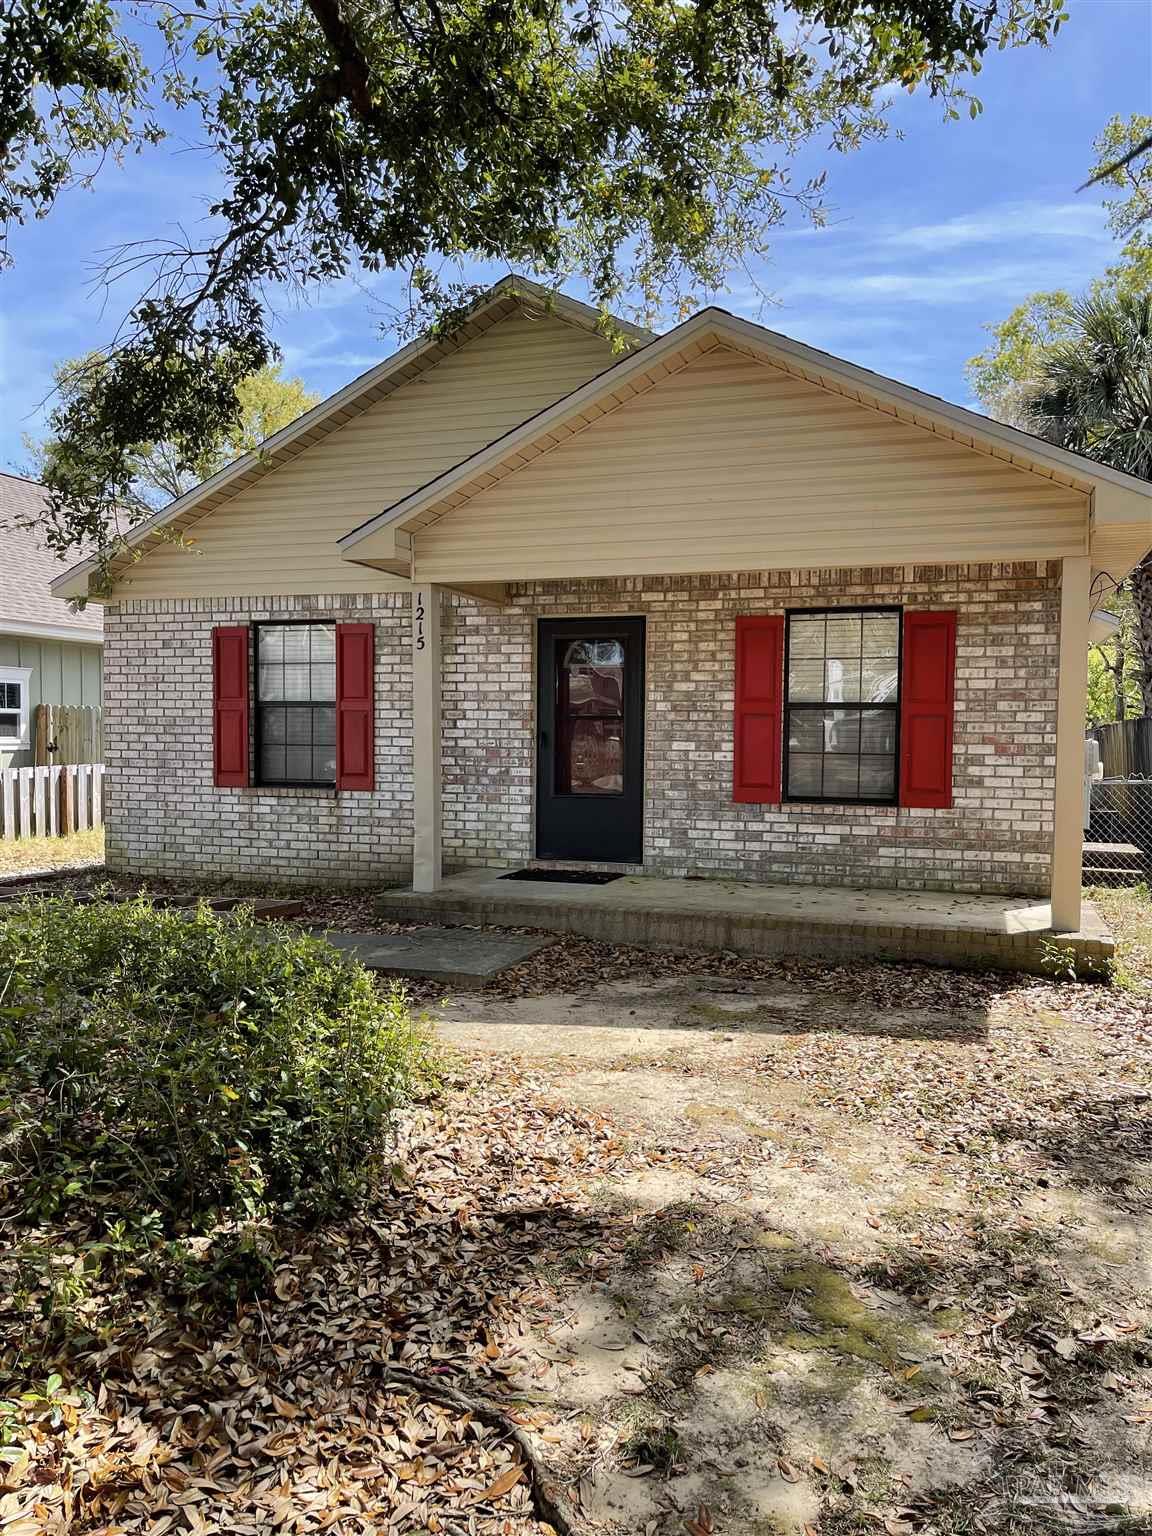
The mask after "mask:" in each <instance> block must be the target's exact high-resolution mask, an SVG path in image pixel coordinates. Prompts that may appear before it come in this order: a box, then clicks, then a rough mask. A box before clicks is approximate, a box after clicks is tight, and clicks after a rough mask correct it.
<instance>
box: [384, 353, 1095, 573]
mask: <svg viewBox="0 0 1152 1536" xmlns="http://www.w3.org/2000/svg"><path fill="white" fill-rule="evenodd" d="M1087 536H1088V497H1087V496H1086V495H1085V494H1084V493H1082V492H1080V491H1075V490H1072V489H1070V488H1068V487H1066V486H1063V485H1059V484H1057V483H1056V482H1054V481H1052V480H1049V479H1046V478H1045V477H1043V476H1041V475H1036V474H1031V473H1028V472H1026V471H1024V470H1021V469H1017V468H1015V467H1013V466H1012V465H1009V464H1006V463H1004V462H1003V460H1001V459H997V458H994V457H992V456H990V455H988V454H985V453H982V452H980V451H978V450H976V449H974V448H969V447H966V446H964V445H962V444H958V443H956V442H954V441H952V440H951V439H949V438H947V437H945V436H943V435H940V434H937V433H935V432H932V431H930V430H928V429H926V428H924V427H920V426H916V425H914V424H912V423H907V422H903V421H900V420H897V419H896V418H895V417H893V416H892V415H890V414H885V413H884V412H882V411H880V410H877V409H873V408H870V407H867V406H864V405H860V404H857V403H855V402H854V401H852V400H849V399H847V398H846V397H845V396H843V395H840V394H836V393H832V392H830V391H828V390H825V389H822V388H820V387H819V386H818V385H816V384H812V383H810V382H808V381H807V380H805V379H801V378H798V377H796V376H794V375H792V374H789V373H786V372H784V371H783V370H782V369H779V368H775V367H772V366H771V365H769V364H766V363H764V362H760V361H757V360H755V359H752V358H750V357H748V356H746V355H745V354H743V353H741V352H738V351H735V350H733V349H732V348H728V347H716V348H714V349H713V350H710V351H707V352H705V353H703V354H702V355H700V356H698V357H696V358H695V359H694V360H693V361H691V362H690V363H688V364H687V365H686V366H684V367H682V368H681V369H679V371H676V372H673V373H671V374H668V375H667V376H665V377H663V378H662V379H660V380H659V381H658V382H656V383H654V384H652V385H650V386H649V387H647V388H646V389H645V390H643V392H641V393H639V394H636V395H634V396H633V397H632V398H630V399H627V400H625V401H624V403H623V404H620V405H618V406H616V407H615V408H614V409H612V410H610V411H609V412H608V413H607V414H605V415H602V416H599V417H598V418H597V419H596V420H594V421H592V422H591V423H590V424H589V425H587V426H585V427H583V428H582V429H581V430H579V431H578V432H577V433H576V434H575V435H573V436H569V437H565V438H562V439H561V440H560V441H559V442H558V443H557V445H556V446H555V447H551V448H549V449H548V450H547V451H545V452H543V453H541V454H540V455H539V456H538V457H535V458H533V459H531V461H530V462H528V463H526V464H525V465H524V466H523V467H521V468H518V469H515V470H513V472H512V473H510V474H508V475H506V476H505V477H504V478H502V479H499V480H496V481H494V482H493V483H491V484H489V485H488V486H487V487H486V488H485V489H482V490H479V491H478V492H477V493H476V494H475V495H473V496H472V497H471V499H470V500H466V501H463V502H462V503H461V504H460V505H459V506H456V507H454V508H453V509H452V510H451V511H449V512H447V513H445V514H444V515H443V516H441V517H439V518H438V520H436V521H433V522H430V523H428V524H427V525H426V526H422V527H420V528H419V529H417V530H416V531H415V533H414V535H413V537H414V550H415V564H414V570H415V574H416V576H417V578H418V579H419V580H421V581H444V582H453V581H457V582H468V581H502V580H513V581H515V580H520V579H538V578H545V577H547V578H553V577H557V578H558V577H563V576H566V575H581V576H597V575H605V576H607V575H611V574H614V573H616V572H619V571H629V572H633V573H638V574H644V573H649V574H653V575H673V574H677V573H685V574H688V573H694V572H698V571H720V572H722V571H727V570H762V569H767V568H773V569H781V568H786V567H798V566H811V565H812V564H820V563H821V562H827V563H833V562H835V563H836V564H837V565H840V566H843V565H846V564H851V563H859V564H864V563H868V564H875V563H877V562H878V561H892V562H895V561H903V560H904V559H906V558H907V554H908V551H909V550H910V549H915V551H916V554H917V556H918V557H920V558H922V559H941V560H972V559H980V558H985V559H986V558H989V557H991V556H993V555H995V556H996V557H997V558H999V559H1004V558H1009V557H1010V558H1020V559H1033V558H1042V559H1049V558H1056V557H1059V556H1062V555H1075V554H1084V553H1086V552H1087Z"/></svg>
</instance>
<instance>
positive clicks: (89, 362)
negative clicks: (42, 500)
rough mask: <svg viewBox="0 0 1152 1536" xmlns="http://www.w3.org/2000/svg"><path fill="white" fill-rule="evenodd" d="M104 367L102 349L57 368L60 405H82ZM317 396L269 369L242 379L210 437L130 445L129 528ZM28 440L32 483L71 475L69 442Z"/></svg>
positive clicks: (266, 435) (275, 366)
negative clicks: (228, 412) (230, 411)
mask: <svg viewBox="0 0 1152 1536" xmlns="http://www.w3.org/2000/svg"><path fill="white" fill-rule="evenodd" d="M108 366H109V361H108V358H107V357H105V356H104V355H103V354H102V353H99V352H93V353H89V354H88V355H87V356H86V357H78V358H74V359H72V360H71V361H69V362H66V363H61V364H60V366H59V367H58V368H57V369H56V373H55V379H56V390H57V394H58V396H59V398H60V400H61V402H62V405H63V408H68V407H69V406H74V405H76V404H77V403H82V402H83V397H84V396H85V394H87V393H88V392H89V391H91V390H93V389H99V388H100V379H101V376H102V374H103V372H104V370H105V369H106V368H107V367H108ZM319 399H320V396H319V395H317V394H313V393H311V392H309V390H307V389H306V388H305V386H304V381H303V379H298V378H293V379H286V378H284V377H283V376H282V374H281V372H280V367H279V365H278V364H270V365H269V366H267V367H265V368H261V369H259V370H258V372H256V373H253V374H249V376H248V377H247V378H244V379H241V380H240V381H239V383H238V384H237V385H236V403H237V412H236V415H235V416H234V417H233V418H232V419H230V420H228V421H221V423H220V426H219V430H218V431H217V432H216V433H215V434H213V435H206V436H204V437H202V438H201V439H199V440H198V441H197V442H196V443H195V444H191V445H190V444H186V443H181V442H173V441H167V440H164V439H161V440H160V441H159V442H150V443H134V444H132V445H131V447H130V449H129V452H128V454H127V456H126V465H127V468H128V472H129V477H130V478H129V481H128V484H127V487H126V491H125V495H124V501H123V509H124V512H125V514H126V516H127V519H128V521H129V524H130V523H131V522H133V521H136V520H137V519H138V518H140V517H142V516H147V514H148V513H150V512H153V511H155V510H156V509H157V508H158V507H161V506H163V505H164V504H165V503H166V502H169V501H172V500H173V499H174V498H175V497H177V496H182V495H183V494H184V492H185V491H188V490H191V488H192V487H193V486H194V485H198V484H199V482H200V481H201V480H207V478H208V477H209V475H214V474H215V473H216V471H217V470H218V469H223V467H224V466H225V464H228V463H231V461H232V460H233V459H235V458H238V457H239V456H240V455H241V454H243V453H253V452H255V450H256V449H257V448H259V447H260V444H261V443H263V442H264V441H265V440H266V439H267V438H269V437H271V436H272V434H273V433H274V432H278V431H279V430H280V428H281V427H286V426H288V424H289V423H290V422H293V421H295V420H296V418H297V417H298V416H302V415H303V414H304V412H305V411H307V410H310V409H311V408H312V406H314V405H315V404H317V402H318V401H319ZM26 442H27V447H28V450H29V453H30V455H31V458H32V469H33V473H34V475H35V478H36V479H38V480H48V479H50V478H52V477H53V476H54V475H59V474H60V473H64V474H67V473H68V465H67V462H66V456H67V455H68V453H69V452H71V451H72V450H71V448H70V445H68V444H66V443H64V442H62V441H61V440H60V439H59V438H56V437H47V438H45V439H43V441H39V442H37V441H35V440H34V439H26Z"/></svg>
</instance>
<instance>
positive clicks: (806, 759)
mask: <svg viewBox="0 0 1152 1536" xmlns="http://www.w3.org/2000/svg"><path fill="white" fill-rule="evenodd" d="M823 766H824V759H823V758H822V757H820V756H819V755H818V754H817V753H814V752H789V754H788V793H789V794H790V795H819V793H820V784H821V775H822V769H823Z"/></svg>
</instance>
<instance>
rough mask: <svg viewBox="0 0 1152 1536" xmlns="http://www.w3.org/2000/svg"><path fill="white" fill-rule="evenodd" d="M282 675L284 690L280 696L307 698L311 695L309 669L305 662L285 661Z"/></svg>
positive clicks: (285, 697)
mask: <svg viewBox="0 0 1152 1536" xmlns="http://www.w3.org/2000/svg"><path fill="white" fill-rule="evenodd" d="M283 675H284V683H283V687H284V692H283V693H282V694H281V695H280V697H281V698H284V699H299V700H307V699H310V698H311V697H312V677H311V669H310V668H309V667H308V665H307V663H304V664H300V663H297V662H292V663H285V665H284V669H283Z"/></svg>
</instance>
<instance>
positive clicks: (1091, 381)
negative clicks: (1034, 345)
mask: <svg viewBox="0 0 1152 1536" xmlns="http://www.w3.org/2000/svg"><path fill="white" fill-rule="evenodd" d="M1071 324H1072V328H1071V332H1070V334H1069V335H1068V337H1067V338H1066V339H1065V340H1063V341H1061V342H1058V343H1057V344H1056V345H1055V346H1053V347H1052V348H1051V350H1050V351H1049V352H1048V353H1047V355H1046V356H1045V358H1044V362H1043V365H1042V367H1041V371H1040V375H1039V377H1038V378H1037V380H1036V381H1035V383H1034V385H1033V387H1032V389H1031V390H1030V391H1029V393H1028V397H1027V402H1026V409H1027V412H1028V419H1029V425H1030V426H1031V427H1032V429H1033V431H1035V432H1038V433H1039V434H1040V436H1041V437H1045V438H1047V439H1048V441H1049V442H1051V443H1058V444H1059V445H1060V447H1062V448H1070V449H1072V450H1073V451H1074V452H1076V453H1083V454H1087V456H1088V457H1089V458H1091V459H1096V460H1097V461H1098V462H1099V463H1101V464H1109V465H1111V466H1112V468H1113V469H1122V470H1126V471H1127V473H1128V474H1130V475H1139V476H1140V478H1141V479H1143V480H1152V294H1148V293H1112V294H1096V295H1093V296H1091V297H1089V298H1086V299H1081V300H1079V301H1078V302H1077V303H1076V304H1075V305H1074V306H1073V309H1072V320H1071ZM1131 590H1132V598H1133V604H1134V606H1135V609H1136V626H1137V640H1138V644H1139V648H1140V659H1141V678H1140V691H1141V696H1142V698H1143V702H1144V713H1145V714H1146V715H1152V555H1148V556H1146V557H1145V559H1144V560H1143V561H1141V563H1140V564H1139V565H1138V566H1137V567H1136V569H1135V571H1134V572H1133V573H1132V577H1131Z"/></svg>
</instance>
